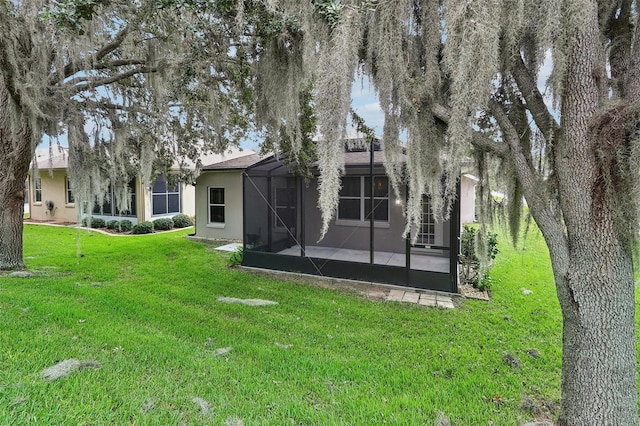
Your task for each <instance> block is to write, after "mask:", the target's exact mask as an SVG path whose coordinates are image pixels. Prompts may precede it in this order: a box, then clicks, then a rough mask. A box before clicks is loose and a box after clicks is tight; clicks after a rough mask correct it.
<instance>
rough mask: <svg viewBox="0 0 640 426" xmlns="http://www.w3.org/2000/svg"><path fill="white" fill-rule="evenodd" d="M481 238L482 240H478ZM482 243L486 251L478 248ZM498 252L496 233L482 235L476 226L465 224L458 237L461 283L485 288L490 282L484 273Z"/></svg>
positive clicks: (479, 288) (480, 288)
mask: <svg viewBox="0 0 640 426" xmlns="http://www.w3.org/2000/svg"><path fill="white" fill-rule="evenodd" d="M481 238H484V240H481V241H478V240H479V239H481ZM483 244H484V245H485V247H486V248H485V250H484V251H486V253H482V251H483V250H479V248H482V245H483ZM479 246H480V247H479ZM499 252H500V250H498V235H497V234H491V233H487V234H486V235H484V236H482V235H481V234H480V233H479V232H478V230H477V229H476V228H474V227H472V226H469V225H465V227H464V229H463V230H462V236H461V238H460V264H461V266H462V268H461V271H460V279H461V281H462V284H471V285H472V286H473V287H475V288H477V289H478V290H487V289H488V288H489V286H490V284H491V280H490V279H489V277H488V276H487V274H486V273H487V269H488V267H490V266H491V263H492V261H493V259H495V258H496V255H497V254H498V253H499ZM479 256H481V257H482V259H481V258H480V257H479Z"/></svg>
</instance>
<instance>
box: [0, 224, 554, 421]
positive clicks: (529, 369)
mask: <svg viewBox="0 0 640 426" xmlns="http://www.w3.org/2000/svg"><path fill="white" fill-rule="evenodd" d="M188 232H190V231H189V230H185V231H180V232H173V233H165V234H156V235H149V236H138V237H114V236H106V235H101V234H97V233H89V232H87V231H77V230H75V229H70V228H62V227H48V226H36V225H26V226H25V235H24V242H25V257H26V263H27V265H28V267H29V269H30V270H31V271H33V272H35V276H33V277H31V278H9V277H7V276H6V275H4V276H0V327H1V329H0V424H91V425H96V424H136V425H140V424H157V425H161V424H162V425H164V424H221V425H225V424H244V425H287V424H295V425H298V424H299V425H378V424H389V425H424V424H433V422H434V420H435V419H436V418H437V416H438V413H439V412H443V413H444V414H445V415H446V416H447V417H448V418H449V420H450V421H451V423H452V424H454V425H487V424H494V425H520V424H522V423H523V422H525V421H527V420H531V419H532V418H533V417H534V416H533V415H532V413H531V410H533V411H534V412H536V410H537V409H538V408H540V407H543V406H554V404H557V402H558V400H559V385H560V368H561V352H560V345H561V315H560V311H559V307H558V302H557V299H556V296H555V290H554V286H553V280H552V275H551V271H550V266H549V259H548V254H547V251H546V248H545V246H544V243H543V241H542V239H541V237H540V235H539V234H538V233H537V232H531V233H530V234H529V236H528V237H527V240H526V241H525V243H524V246H523V247H524V248H522V247H521V248H520V249H517V250H516V249H513V248H511V247H510V246H509V245H508V243H506V242H505V241H501V244H500V250H501V253H500V255H499V256H498V258H497V260H496V265H495V267H494V269H493V270H492V277H493V281H494V284H493V290H492V296H493V297H492V300H491V301H490V302H482V301H471V300H463V299H460V303H459V304H458V306H459V307H458V309H455V310H445V309H439V308H426V307H423V306H418V305H411V304H404V303H397V302H384V301H370V300H367V299H365V298H363V297H362V296H359V295H356V294H353V293H350V292H348V291H345V290H340V289H336V290H330V289H329V290H328V289H322V288H318V287H314V286H312V285H304V284H299V283H293V282H286V281H282V280H279V279H276V278H272V277H269V276H266V275H263V274H257V273H254V272H251V271H247V270H243V269H239V268H234V269H230V268H228V267H227V266H226V261H227V259H228V258H229V254H228V253H219V252H215V251H212V250H210V249H209V248H208V247H207V246H206V245H204V244H201V243H197V242H193V241H189V240H187V239H185V238H184V236H185V235H186V234H187V233H188ZM77 240H79V246H78V245H77ZM78 247H79V248H78ZM78 254H79V255H78ZM522 288H526V289H529V290H532V292H533V293H532V294H530V295H524V294H523V293H522V290H521V289H522ZM220 296H227V297H236V298H259V299H266V300H272V301H276V302H278V305H273V306H262V307H255V306H244V305H234V304H225V303H221V302H218V301H217V298H218V297H220ZM229 347H230V348H231V351H230V352H229V353H228V354H226V355H222V356H217V355H216V350H218V349H221V348H229ZM531 349H535V350H537V351H538V352H539V357H534V356H532V355H530V354H529V353H534V354H535V355H537V354H536V353H535V351H531ZM527 351H529V353H528V352H527ZM505 355H507V357H506V358H508V360H512V359H514V358H515V359H517V360H519V362H520V365H519V366H517V365H516V366H512V365H509V363H508V362H505ZM69 358H75V359H79V360H96V361H98V362H99V363H100V364H101V367H100V368H99V369H86V370H80V371H75V372H73V373H71V374H69V375H68V376H66V377H63V378H61V379H58V380H56V381H53V382H45V381H44V380H43V379H42V377H41V376H40V371H41V370H42V369H44V368H46V367H49V366H51V365H53V364H55V363H56V362H58V361H61V360H65V359H69ZM194 398H201V399H202V400H204V401H206V402H207V404H208V406H209V408H210V409H209V410H208V411H207V410H202V408H201V404H199V403H197V402H194ZM523 402H524V404H523ZM523 405H524V406H523ZM490 422H493V423H490Z"/></svg>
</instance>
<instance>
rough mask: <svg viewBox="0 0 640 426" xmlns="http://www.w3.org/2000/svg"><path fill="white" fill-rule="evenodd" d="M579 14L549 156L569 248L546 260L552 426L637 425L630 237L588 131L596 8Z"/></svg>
mask: <svg viewBox="0 0 640 426" xmlns="http://www.w3.org/2000/svg"><path fill="white" fill-rule="evenodd" d="M585 13H587V14H588V15H589V19H588V21H589V22H588V25H585V26H584V27H581V28H579V29H578V32H577V36H576V38H575V39H574V41H573V43H572V44H571V47H570V50H569V54H568V64H567V67H568V68H567V77H566V79H565V89H564V93H565V96H564V98H563V103H562V124H561V134H560V138H559V140H558V143H557V145H556V151H555V162H556V166H557V167H556V170H557V173H558V190H559V200H560V207H561V209H562V217H563V219H564V222H565V225H566V233H567V242H568V251H567V259H555V261H554V260H553V259H552V261H553V263H554V268H556V266H558V265H566V267H559V268H556V270H554V273H555V278H556V286H557V292H558V299H559V301H560V305H561V308H562V314H563V320H564V328H563V364H562V365H563V366H562V401H561V413H560V424H561V425H563V426H564V425H566V426H569V425H572V426H573V425H638V409H637V395H638V393H637V380H636V374H637V373H636V347H635V296H634V291H635V286H634V281H633V255H632V247H631V243H630V240H631V239H630V238H629V236H626V235H622V234H621V233H620V228H618V227H617V222H616V220H618V219H617V216H618V215H617V213H616V205H615V204H616V203H615V202H614V200H613V199H612V195H611V192H610V187H608V186H607V183H606V182H605V181H606V178H605V176H604V174H603V173H605V172H606V170H604V169H603V168H605V167H606V166H607V164H606V163H603V162H602V161H601V160H600V159H601V153H602V149H606V148H607V147H606V143H605V142H606V141H600V140H598V139H597V137H594V134H593V132H591V131H590V126H591V125H592V124H593V122H594V119H595V117H596V115H597V114H598V108H599V106H600V104H601V102H602V101H603V99H602V93H603V85H605V84H606V82H605V81H606V79H605V78H603V76H604V68H603V66H602V63H603V61H602V57H603V56H602V55H603V52H600V51H599V50H598V49H600V47H599V46H600V43H599V32H598V21H597V13H596V5H595V4H592V8H591V10H586V11H585ZM599 155H600V156H599ZM550 248H551V247H550ZM552 256H553V254H552Z"/></svg>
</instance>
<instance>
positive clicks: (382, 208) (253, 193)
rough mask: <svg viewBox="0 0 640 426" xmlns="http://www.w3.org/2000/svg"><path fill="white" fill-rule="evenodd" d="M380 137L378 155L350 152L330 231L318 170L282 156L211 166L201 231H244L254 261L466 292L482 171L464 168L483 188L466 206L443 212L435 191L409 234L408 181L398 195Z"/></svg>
mask: <svg viewBox="0 0 640 426" xmlns="http://www.w3.org/2000/svg"><path fill="white" fill-rule="evenodd" d="M374 146H375V148H374V152H373V163H371V161H370V160H371V153H370V152H367V151H364V150H360V151H358V150H348V152H346V153H345V168H346V173H345V176H343V178H342V189H341V191H340V201H339V207H338V211H337V212H336V218H335V219H334V220H333V221H332V223H331V226H330V227H329V230H328V231H327V233H326V235H325V236H324V238H323V239H322V240H320V229H321V215H320V211H319V209H318V180H317V179H311V180H310V181H309V182H305V181H304V179H303V178H301V177H298V176H294V175H293V174H292V173H291V172H290V169H289V167H288V166H287V165H286V164H284V163H283V162H282V161H281V160H279V159H277V158H276V157H274V156H269V157H267V158H264V159H262V160H260V159H259V158H258V157H257V156H255V157H247V158H246V159H245V160H246V161H243V162H240V161H239V160H242V159H237V160H231V161H228V162H225V163H226V164H225V163H218V164H214V165H210V166H208V167H206V168H205V169H206V171H205V172H203V174H202V175H201V176H200V178H199V179H198V181H197V185H196V205H197V214H196V218H197V219H196V236H201V237H206V238H221V239H234V240H240V239H241V240H242V241H243V246H244V255H243V265H245V266H252V267H258V268H265V269H275V270H283V271H291V272H302V273H308V274H314V275H323V276H331V277H337V278H347V279H357V280H363V281H370V282H379V283H388V284H396V285H403V286H410V287H417V288H425V289H433V290H440V291H448V292H456V291H457V282H458V281H457V276H458V274H457V260H458V240H459V235H460V219H461V210H462V211H465V218H469V221H473V219H474V216H475V208H474V204H475V193H474V187H475V181H474V180H473V179H470V178H469V177H462V178H461V180H460V182H461V183H460V185H461V187H463V188H464V192H465V194H467V195H473V197H471V196H469V199H463V200H464V202H463V203H462V204H463V205H464V207H462V208H461V205H460V203H458V202H456V203H455V206H454V209H453V211H452V213H451V219H450V220H448V221H445V222H441V223H436V222H435V220H434V217H433V215H432V212H431V203H430V202H429V199H428V197H425V198H424V200H423V215H422V217H423V221H422V223H421V224H420V226H418V227H416V228H415V229H413V231H412V236H415V237H416V244H415V245H411V244H410V240H409V239H405V238H402V234H403V231H404V229H405V223H406V218H405V216H404V209H405V193H406V190H405V191H404V193H403V194H401V195H400V197H396V196H395V194H394V193H393V191H392V190H391V187H390V183H389V180H388V178H387V176H386V174H385V170H384V153H383V152H382V151H380V150H379V141H376V143H375V144H374ZM316 175H317V174H316ZM372 178H373V191H372V190H371V189H372V186H371V182H372ZM372 204H373V206H374V208H373V215H371V210H372V208H371V206H372ZM241 212H242V213H241ZM465 220H466V219H465Z"/></svg>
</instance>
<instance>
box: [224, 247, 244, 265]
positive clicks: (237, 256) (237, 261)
mask: <svg viewBox="0 0 640 426" xmlns="http://www.w3.org/2000/svg"><path fill="white" fill-rule="evenodd" d="M243 254H244V252H243V249H242V247H238V248H237V249H236V251H234V252H233V253H231V256H230V257H229V261H228V262H227V265H229V267H231V268H232V267H234V266H240V265H242V256H243Z"/></svg>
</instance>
